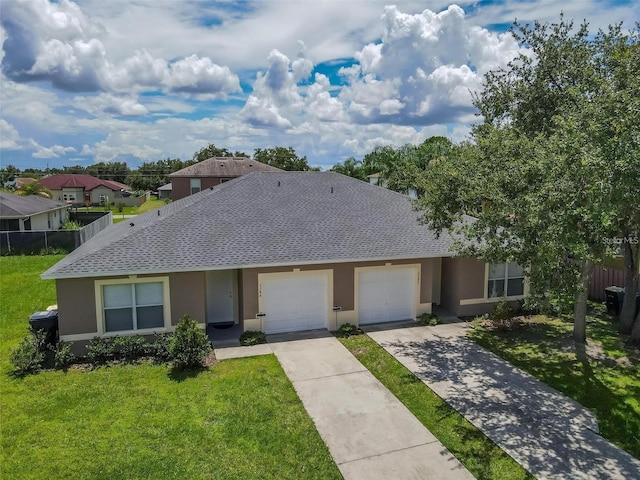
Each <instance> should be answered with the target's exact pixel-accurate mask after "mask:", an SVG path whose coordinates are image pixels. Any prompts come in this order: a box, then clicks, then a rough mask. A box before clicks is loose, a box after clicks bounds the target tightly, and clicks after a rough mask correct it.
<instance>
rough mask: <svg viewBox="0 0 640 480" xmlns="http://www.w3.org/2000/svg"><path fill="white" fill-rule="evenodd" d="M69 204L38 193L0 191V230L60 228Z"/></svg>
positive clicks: (21, 230)
mask: <svg viewBox="0 0 640 480" xmlns="http://www.w3.org/2000/svg"><path fill="white" fill-rule="evenodd" d="M67 208H68V205H66V204H64V203H62V202H56V201H53V200H49V199H48V198H44V197H40V196H38V195H26V196H22V195H15V194H13V193H7V192H2V191H0V230H2V231H13V232H25V231H30V230H34V231H35V230H38V231H42V230H60V228H61V227H62V224H63V223H64V222H65V221H66V220H67Z"/></svg>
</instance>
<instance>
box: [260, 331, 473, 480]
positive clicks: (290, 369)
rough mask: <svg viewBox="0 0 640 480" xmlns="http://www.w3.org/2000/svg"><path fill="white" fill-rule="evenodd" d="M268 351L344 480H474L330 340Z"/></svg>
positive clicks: (274, 345)
mask: <svg viewBox="0 0 640 480" xmlns="http://www.w3.org/2000/svg"><path fill="white" fill-rule="evenodd" d="M270 345H271V348H272V350H273V352H274V353H275V354H276V356H277V357H278V360H279V361H280V364H281V365H282V368H283V369H284V371H285V372H286V374H287V375H288V377H289V379H290V380H291V382H292V383H293V387H294V388H295V390H296V392H297V393H298V396H299V397H300V400H302V404H303V405H304V407H305V409H306V410H307V412H308V414H309V416H310V417H311V418H312V419H313V421H314V423H315V425H316V428H317V430H318V432H319V433H320V436H321V437H322V439H323V440H324V442H325V443H326V445H327V447H328V448H329V451H330V452H331V455H332V456H333V458H334V460H335V461H336V464H337V465H338V468H339V469H340V472H341V473H342V475H343V476H344V478H345V479H346V480H356V479H367V480H378V479H379V480H386V479H394V478H395V479H411V478H415V479H418V478H431V479H442V480H445V479H451V480H453V479H460V480H463V479H465V480H470V479H472V478H473V477H472V475H471V474H470V473H469V471H468V470H467V469H466V468H464V467H463V466H462V465H461V464H460V462H458V461H457V460H456V459H455V457H454V456H453V455H451V453H450V452H449V451H448V450H447V449H446V448H444V447H443V446H442V444H441V443H440V442H439V441H438V440H437V439H436V438H435V437H434V436H433V435H432V434H431V433H430V432H429V430H427V429H426V428H425V427H424V426H423V425H422V424H421V423H420V421H419V420H418V419H416V418H415V417H414V416H413V415H412V414H411V412H410V411H409V410H408V409H407V408H406V407H405V406H404V405H403V404H402V403H401V402H400V401H399V400H398V399H397V398H396V397H394V396H393V395H392V394H391V392H389V390H387V388H386V387H384V385H382V383H381V382H380V381H379V380H377V379H376V378H375V377H374V376H373V375H372V374H371V372H369V371H368V370H367V369H366V368H365V367H364V366H363V365H362V364H361V363H360V362H359V361H358V360H357V359H356V358H354V356H353V355H351V354H350V353H349V351H348V350H347V349H346V348H345V347H344V346H343V345H341V344H340V342H338V340H337V339H336V338H335V337H333V336H327V337H324V338H312V339H307V340H294V341H283V342H280V343H271V344H270Z"/></svg>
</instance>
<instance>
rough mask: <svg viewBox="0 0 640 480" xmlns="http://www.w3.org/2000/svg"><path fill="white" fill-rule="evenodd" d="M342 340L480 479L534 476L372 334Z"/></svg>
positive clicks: (511, 479) (511, 478)
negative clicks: (370, 335) (373, 338)
mask: <svg viewBox="0 0 640 480" xmlns="http://www.w3.org/2000/svg"><path fill="white" fill-rule="evenodd" d="M340 341H341V342H342V343H343V344H344V346H345V347H347V348H348V349H349V351H350V352H351V353H352V354H353V355H355V357H356V358H357V359H358V360H360V362H361V363H362V364H363V365H364V366H365V367H367V369H369V371H370V372H371V373H373V375H374V376H375V377H376V378H377V379H378V380H380V381H381V382H382V384H383V385H384V386H385V387H387V388H388V389H389V390H390V391H391V393H393V394H394V395H395V396H396V397H397V398H398V400H400V401H401V402H402V403H403V404H404V405H405V406H406V407H407V408H408V409H409V411H411V413H413V414H414V415H415V416H416V418H417V419H418V420H420V421H421V422H422V424H423V425H424V426H425V427H427V429H429V431H431V433H433V435H435V437H436V438H437V439H438V440H440V442H441V443H442V444H443V445H444V446H445V447H446V448H447V449H448V450H449V451H450V452H451V453H452V454H453V455H454V456H455V457H456V458H457V459H458V460H459V461H460V462H461V463H462V464H463V465H464V466H465V467H466V468H467V469H468V470H469V471H470V472H471V473H472V474H473V475H474V476H475V477H476V478H478V479H495V480H502V479H509V480H517V479H525V478H527V479H528V478H532V477H531V475H530V474H529V473H528V472H527V471H526V470H525V469H524V468H522V467H521V466H520V465H518V463H516V462H515V460H513V459H512V458H511V457H510V456H509V455H507V454H506V453H505V452H504V451H503V450H501V449H500V448H499V447H498V446H496V444H495V443H493V442H492V441H491V440H489V439H488V438H487V437H486V436H485V435H484V434H483V433H482V432H481V431H480V430H478V429H477V428H475V427H474V426H473V425H471V424H470V423H469V422H467V421H466V420H465V419H464V417H463V416H462V415H460V414H459V413H458V412H456V411H455V410H454V409H453V408H451V407H450V406H449V405H447V403H446V402H445V401H444V400H442V399H441V398H440V397H439V396H438V395H436V394H435V393H434V392H433V391H432V390H431V389H430V388H429V387H427V386H426V385H425V384H424V383H423V382H422V381H421V380H420V379H419V378H417V377H416V376H415V375H414V374H413V373H411V372H410V371H409V370H407V369H406V368H405V367H404V366H403V365H402V364H401V363H400V362H398V361H397V360H396V359H395V358H393V357H392V356H391V355H390V354H389V353H387V352H386V351H385V350H384V349H383V348H382V347H381V346H379V345H378V344H377V343H376V342H375V341H374V340H372V339H371V338H370V337H369V336H367V335H358V336H353V337H349V338H341V339H340Z"/></svg>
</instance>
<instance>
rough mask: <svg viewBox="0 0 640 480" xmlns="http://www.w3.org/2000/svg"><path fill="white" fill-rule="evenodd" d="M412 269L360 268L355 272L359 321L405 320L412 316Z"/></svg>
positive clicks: (413, 272) (414, 280)
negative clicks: (356, 275)
mask: <svg viewBox="0 0 640 480" xmlns="http://www.w3.org/2000/svg"><path fill="white" fill-rule="evenodd" d="M415 282H416V270H415V268H386V269H376V270H362V271H360V274H359V275H358V317H359V318H358V321H359V323H360V324H366V323H380V322H391V321H395V320H408V319H410V318H413V316H414V306H415Z"/></svg>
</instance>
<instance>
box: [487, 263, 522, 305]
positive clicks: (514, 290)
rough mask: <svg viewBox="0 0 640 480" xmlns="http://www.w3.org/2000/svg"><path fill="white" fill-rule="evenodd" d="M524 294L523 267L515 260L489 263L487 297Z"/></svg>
mask: <svg viewBox="0 0 640 480" xmlns="http://www.w3.org/2000/svg"><path fill="white" fill-rule="evenodd" d="M522 295H524V269H523V268H522V267H521V266H520V265H518V264H517V263H515V262H508V263H490V264H489V276H488V280H487V297H488V298H497V297H505V296H506V297H517V296H522Z"/></svg>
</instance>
